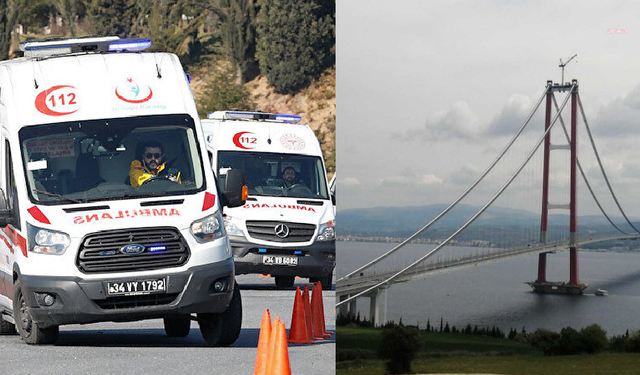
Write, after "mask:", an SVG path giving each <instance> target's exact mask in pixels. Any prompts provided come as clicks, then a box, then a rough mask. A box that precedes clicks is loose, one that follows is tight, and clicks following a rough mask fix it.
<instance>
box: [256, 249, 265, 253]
mask: <svg viewBox="0 0 640 375" xmlns="http://www.w3.org/2000/svg"><path fill="white" fill-rule="evenodd" d="M266 252H267V249H258V253H261V254H264V253H266Z"/></svg>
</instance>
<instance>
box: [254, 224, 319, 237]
mask: <svg viewBox="0 0 640 375" xmlns="http://www.w3.org/2000/svg"><path fill="white" fill-rule="evenodd" d="M279 224H284V225H286V226H287V227H288V228H289V235H288V236H286V237H284V238H281V237H278V236H276V226H277V225H279ZM247 231H249V236H251V237H253V238H255V239H258V240H264V241H272V242H307V241H311V238H312V237H313V233H314V232H315V231H316V226H315V225H313V224H300V223H287V222H281V221H247Z"/></svg>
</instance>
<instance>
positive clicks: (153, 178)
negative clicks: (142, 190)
mask: <svg viewBox="0 0 640 375" xmlns="http://www.w3.org/2000/svg"><path fill="white" fill-rule="evenodd" d="M159 181H169V182H173V183H176V184H178V183H179V182H178V181H172V180H170V179H169V176H151V177H149V178H148V179H146V180H145V181H144V182H143V183H142V184H140V186H145V185H152V184H156V183H158V182H159Z"/></svg>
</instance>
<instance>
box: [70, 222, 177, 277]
mask: <svg viewBox="0 0 640 375" xmlns="http://www.w3.org/2000/svg"><path fill="white" fill-rule="evenodd" d="M131 244H137V245H142V246H144V247H145V250H144V251H143V252H141V253H139V254H124V253H122V252H121V251H120V249H121V248H122V247H124V246H125V245H131ZM152 247H153V248H155V249H162V247H164V249H163V250H161V251H155V252H151V251H149V250H150V248H152ZM188 259H189V247H188V246H187V243H186V242H185V240H184V238H182V236H181V235H180V232H178V230H177V229H175V228H170V227H166V228H140V229H124V230H115V231H105V232H98V233H92V234H89V235H87V236H86V237H85V238H84V240H83V241H82V244H81V245H80V251H79V252H78V259H77V266H78V269H80V271H82V272H85V273H92V272H123V271H142V270H153V269H158V268H166V267H178V266H181V265H183V264H185V263H186V262H187V260H188Z"/></svg>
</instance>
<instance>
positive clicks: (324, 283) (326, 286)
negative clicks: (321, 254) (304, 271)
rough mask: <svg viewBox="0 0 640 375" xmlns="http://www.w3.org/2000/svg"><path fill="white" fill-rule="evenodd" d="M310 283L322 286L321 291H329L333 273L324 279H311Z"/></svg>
mask: <svg viewBox="0 0 640 375" xmlns="http://www.w3.org/2000/svg"><path fill="white" fill-rule="evenodd" d="M309 281H311V282H312V283H315V282H318V281H319V282H320V284H321V285H322V290H323V291H324V290H331V288H332V287H333V272H331V273H330V274H328V275H327V276H324V277H312V278H310V279H309Z"/></svg>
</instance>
